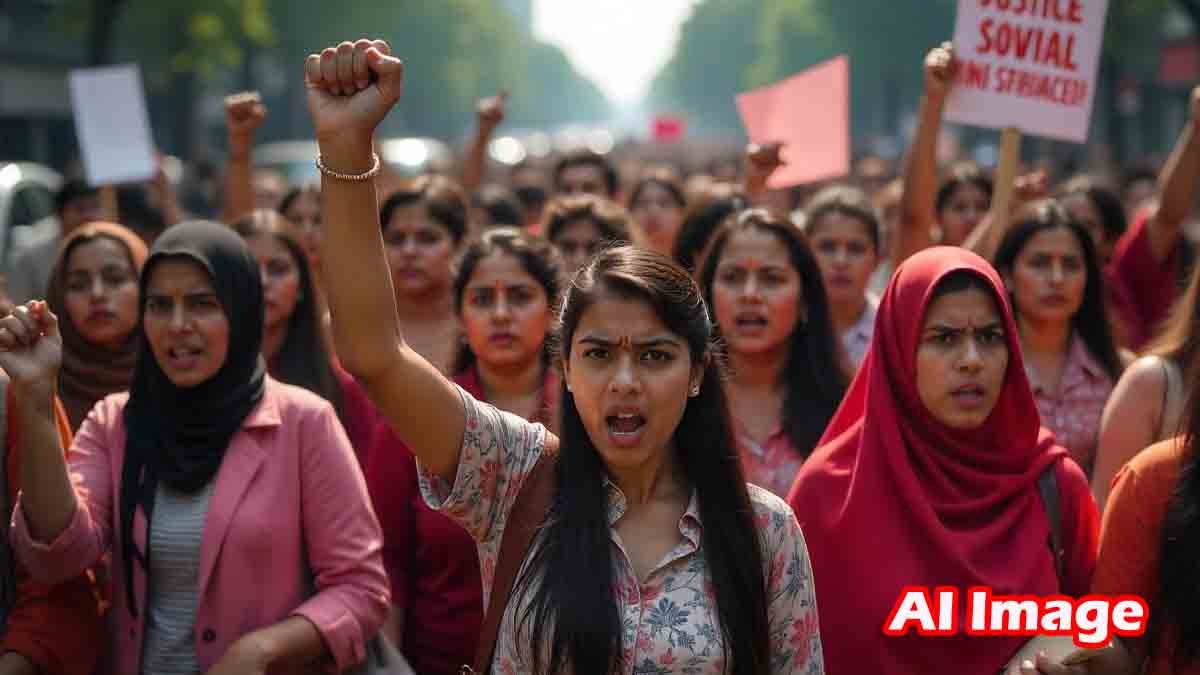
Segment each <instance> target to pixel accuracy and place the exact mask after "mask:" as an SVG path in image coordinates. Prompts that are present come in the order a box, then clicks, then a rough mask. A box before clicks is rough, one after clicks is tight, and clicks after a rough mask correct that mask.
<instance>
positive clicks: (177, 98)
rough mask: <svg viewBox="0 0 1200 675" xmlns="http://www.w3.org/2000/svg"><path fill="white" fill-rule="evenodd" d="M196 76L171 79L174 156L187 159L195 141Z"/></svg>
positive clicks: (179, 76) (191, 74)
mask: <svg viewBox="0 0 1200 675" xmlns="http://www.w3.org/2000/svg"><path fill="white" fill-rule="evenodd" d="M196 89H197V88H196V74H195V73H193V72H190V71H188V72H182V73H176V74H175V75H174V76H173V77H172V78H171V86H170V88H169V90H168V91H170V92H171V129H172V131H173V133H172V136H173V139H174V141H175V143H174V145H175V148H174V150H175V152H174V154H175V155H177V156H179V157H181V158H184V159H187V158H190V157H191V156H192V149H193V148H192V146H193V145H194V142H195V140H196V114H195V113H196Z"/></svg>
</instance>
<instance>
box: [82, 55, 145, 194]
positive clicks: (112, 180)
mask: <svg viewBox="0 0 1200 675" xmlns="http://www.w3.org/2000/svg"><path fill="white" fill-rule="evenodd" d="M70 83H71V107H72V109H73V110H74V114H75V132H76V134H77V135H78V137H79V148H80V153H81V154H82V155H83V165H84V169H85V170H86V171H87V178H88V182H90V183H91V184H92V185H96V186H103V185H115V184H118V183H129V182H135V181H144V180H150V179H151V178H153V177H154V174H155V172H156V165H155V161H154V141H153V140H152V139H151V137H150V120H149V116H148V115H147V114H146V98H145V93H144V91H143V90H142V76H141V71H140V70H139V69H138V67H137V66H136V65H126V66H110V67H104V68H88V69H81V70H73V71H71V79H70Z"/></svg>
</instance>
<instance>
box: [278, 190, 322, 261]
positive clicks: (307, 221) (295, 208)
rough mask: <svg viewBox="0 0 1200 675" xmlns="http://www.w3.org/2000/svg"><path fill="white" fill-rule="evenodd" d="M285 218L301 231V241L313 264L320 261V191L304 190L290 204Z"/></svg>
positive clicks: (284, 215)
mask: <svg viewBox="0 0 1200 675" xmlns="http://www.w3.org/2000/svg"><path fill="white" fill-rule="evenodd" d="M283 217H284V218H287V219H288V220H289V221H291V222H292V223H293V224H294V225H295V226H296V229H297V230H298V231H299V232H300V237H301V241H300V243H301V244H302V245H303V246H304V252H305V253H306V254H308V258H309V260H310V261H311V262H312V264H313V265H316V264H317V263H318V262H319V261H320V251H321V200H320V193H319V192H315V191H313V190H304V191H302V192H300V194H299V195H298V196H297V197H296V198H295V199H293V200H292V203H291V204H288V209H287V212H286V213H284V214H283Z"/></svg>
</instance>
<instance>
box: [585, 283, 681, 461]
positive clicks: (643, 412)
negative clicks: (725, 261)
mask: <svg viewBox="0 0 1200 675" xmlns="http://www.w3.org/2000/svg"><path fill="white" fill-rule="evenodd" d="M563 372H564V374H565V379H566V384H567V390H568V391H570V392H571V397H572V399H573V400H574V403H575V407H576V408H577V409H578V410H579V416H580V418H581V419H582V421H583V426H584V428H585V429H586V430H587V434H588V437H589V438H590V439H591V441H592V444H593V445H594V446H595V447H596V451H597V452H598V453H600V457H601V458H602V459H603V460H604V463H605V464H606V465H607V466H608V467H609V468H610V469H615V470H624V471H630V470H637V469H638V468H640V467H644V466H645V465H646V464H647V463H649V462H651V461H656V460H657V458H659V457H661V456H662V454H663V453H664V452H668V451H670V449H671V447H672V438H673V437H674V435H675V429H676V428H677V427H678V426H679V421H680V420H681V419H682V418H683V412H684V409H685V408H686V407H687V401H688V395H689V392H690V391H691V389H692V388H693V387H699V386H700V383H701V380H702V379H703V376H704V370H703V365H702V364H693V363H692V358H691V352H690V351H689V349H688V344H687V341H686V340H685V339H684V338H683V337H682V336H679V335H676V334H675V333H672V332H671V330H670V329H669V328H668V327H667V325H666V324H665V323H663V321H662V319H661V318H659V316H658V314H657V313H655V311H654V308H653V307H651V306H650V305H649V304H648V303H646V302H644V301H642V300H632V299H625V298H622V297H620V296H617V295H614V294H611V293H605V294H604V295H602V296H601V297H600V298H599V299H597V300H596V302H594V303H593V304H592V305H591V306H590V307H588V308H587V309H586V310H584V312H583V314H582V315H581V316H580V318H579V324H578V325H577V326H576V328H575V332H574V334H573V335H572V337H571V344H570V351H568V352H567V357H566V361H565V362H564V364H563Z"/></svg>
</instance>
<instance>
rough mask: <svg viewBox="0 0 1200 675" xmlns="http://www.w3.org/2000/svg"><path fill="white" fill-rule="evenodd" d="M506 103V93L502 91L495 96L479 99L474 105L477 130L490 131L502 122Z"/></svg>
mask: <svg viewBox="0 0 1200 675" xmlns="http://www.w3.org/2000/svg"><path fill="white" fill-rule="evenodd" d="M507 103H508V92H507V91H502V92H500V93H499V94H497V95H495V96H490V97H488V98H485V99H481V100H480V101H479V103H477V104H475V115H476V116H477V117H478V118H479V128H480V129H482V130H486V131H492V130H494V129H495V128H496V127H498V126H500V123H501V122H503V121H504V114H505V107H506V105H507Z"/></svg>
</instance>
